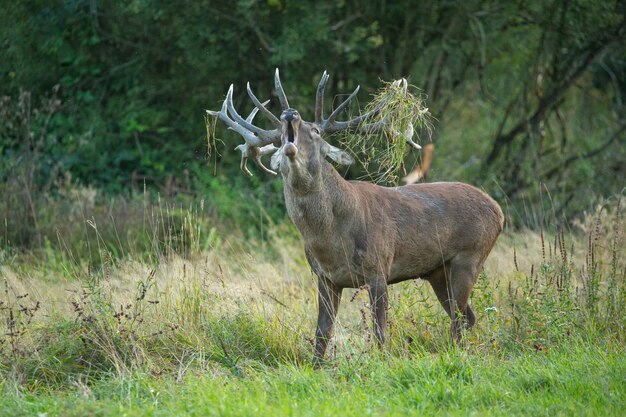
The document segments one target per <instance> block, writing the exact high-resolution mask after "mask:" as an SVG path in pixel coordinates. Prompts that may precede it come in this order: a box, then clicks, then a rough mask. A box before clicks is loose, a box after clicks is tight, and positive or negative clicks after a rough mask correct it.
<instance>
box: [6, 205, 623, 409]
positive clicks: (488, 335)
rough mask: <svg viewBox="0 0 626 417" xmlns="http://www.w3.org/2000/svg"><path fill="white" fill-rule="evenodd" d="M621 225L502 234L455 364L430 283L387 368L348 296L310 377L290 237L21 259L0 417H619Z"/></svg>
mask: <svg viewBox="0 0 626 417" xmlns="http://www.w3.org/2000/svg"><path fill="white" fill-rule="evenodd" d="M623 214H624V208H623V207H622V206H621V205H620V204H619V203H616V204H613V205H609V206H607V207H605V208H604V209H603V210H600V211H598V212H595V213H592V214H590V215H588V216H586V217H584V218H582V219H581V221H580V222H579V223H578V225H577V226H576V230H577V231H576V230H572V231H571V232H567V233H566V232H565V230H563V229H561V230H559V231H556V232H551V233H548V232H542V231H537V232H533V231H514V232H513V231H506V232H505V233H504V234H503V235H502V236H501V238H500V239H499V241H498V243H497V245H496V247H495V248H494V250H493V252H492V254H491V256H490V258H489V259H488V261H487V263H486V265H485V270H484V272H483V273H482V274H481V276H480V277H479V279H478V282H477V284H476V286H475V288H474V291H473V293H472V298H471V303H472V306H473V309H474V311H475V312H476V315H477V319H478V322H477V325H476V326H475V327H474V328H473V329H472V330H471V331H470V332H468V333H467V334H466V335H465V338H464V342H463V344H462V345H461V346H450V344H449V335H448V325H449V320H448V318H447V317H446V316H445V313H443V310H442V308H441V307H440V305H439V304H438V302H436V300H435V297H434V296H433V294H432V290H431V289H430V287H429V286H428V284H427V283H425V282H423V281H420V280H415V281H410V282H405V283H401V284H397V285H394V286H391V287H390V311H389V330H388V335H389V337H388V343H387V345H386V346H385V348H384V350H383V351H379V350H378V349H377V348H376V346H375V344H374V341H373V337H372V333H371V323H370V320H369V312H368V297H367V294H366V292H365V291H358V290H356V291H355V290H347V291H346V292H345V294H344V298H343V301H342V305H341V308H340V311H339V317H338V323H337V326H336V331H335V337H334V338H333V341H332V342H331V345H330V347H329V350H328V352H327V356H328V360H327V362H326V363H325V364H324V366H323V367H322V369H319V370H314V369H313V368H312V365H311V364H312V351H313V349H312V344H311V337H312V336H313V331H314V327H315V318H316V285H315V278H314V277H313V276H312V275H311V273H310V271H309V268H308V266H307V264H306V261H305V259H304V254H303V251H302V248H301V242H300V240H299V238H298V236H297V234H296V233H294V230H293V226H290V225H289V224H278V225H273V226H272V227H270V228H268V229H267V230H265V236H266V239H265V240H262V241H261V240H252V241H246V240H245V239H243V238H242V237H241V235H240V234H237V233H235V234H230V235H228V234H225V233H220V232H215V233H218V235H217V236H214V237H213V238H211V242H214V243H212V244H211V245H209V246H208V248H207V247H205V246H204V245H201V244H199V242H200V241H202V240H204V239H205V238H204V237H203V235H202V233H196V232H194V233H191V232H190V231H193V230H195V229H194V227H195V225H196V224H197V222H196V220H194V219H195V217H194V215H193V213H192V212H190V213H189V215H187V216H186V217H185V219H186V220H185V223H184V224H185V227H184V228H181V229H180V230H178V229H176V230H175V232H174V233H177V234H179V235H175V236H170V237H168V238H166V239H163V240H159V241H158V244H159V247H160V249H159V252H158V255H157V254H155V256H154V257H143V256H133V255H134V254H133V253H132V251H131V252H124V251H120V253H121V255H113V254H112V253H111V252H108V251H107V250H106V248H107V247H108V245H107V244H105V243H106V242H101V243H102V245H101V246H100V248H101V250H100V256H101V258H100V259H99V260H98V262H94V263H91V262H86V261H85V260H84V259H81V258H80V257H79V256H72V257H67V256H61V255H62V254H61V253H56V252H54V251H53V250H52V249H50V248H48V249H46V250H47V251H53V252H54V253H52V254H50V253H48V255H47V256H45V257H42V258H37V256H34V255H33V254H19V253H17V254H14V255H12V256H8V257H5V258H3V259H2V264H1V265H0V279H2V284H3V288H2V291H0V392H2V397H1V398H0V415H38V414H44V415H47V416H52V415H61V416H66V415H67V416H69V415H76V416H83V415H199V416H204V415H225V416H227V415H242V416H243V415H273V416H276V415H311V416H317V415H342V416H344V415H402V416H404V415H507V416H508V415H537V414H540V415H568V416H569V415H621V414H623V410H624V409H625V408H626V348H625V346H626V332H625V331H624V330H625V329H626V315H625V314H624V313H623V312H624V311H625V309H626V284H625V282H626V276H625V274H626V258H625V257H624V256H623V254H624V253H626V242H625V239H624V236H623V229H622V227H621V225H622V221H621V219H622V218H623ZM167 216H168V214H167V212H166V213H165V214H164V213H161V215H159V216H155V217H154V218H155V219H156V220H155V222H157V224H155V225H154V227H156V228H163V227H162V225H161V224H158V222H159V221H163V222H164V224H167V223H168V222H169V220H168V219H167ZM158 219H162V220H158ZM202 219H203V221H204V222H208V221H209V219H207V218H202ZM92 233H97V230H96V229H95V228H94V230H93V231H92ZM98 239H99V240H98V241H101V240H102V237H98ZM216 242H219V244H217V243H216ZM155 243H157V242H155ZM88 253H91V252H88ZM52 255H54V256H52ZM93 265H98V268H94V267H93Z"/></svg>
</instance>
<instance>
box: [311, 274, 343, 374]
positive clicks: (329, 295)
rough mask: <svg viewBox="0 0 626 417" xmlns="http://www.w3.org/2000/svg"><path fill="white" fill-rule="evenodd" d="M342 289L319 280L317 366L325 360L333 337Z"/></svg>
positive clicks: (316, 340)
mask: <svg viewBox="0 0 626 417" xmlns="http://www.w3.org/2000/svg"><path fill="white" fill-rule="evenodd" d="M341 292H342V288H339V287H338V286H337V285H335V284H333V283H332V282H331V281H330V280H328V279H326V278H324V277H321V276H320V277H319V279H318V304H319V305H318V316H317V330H316V332H315V364H316V365H319V364H320V362H321V361H322V360H323V359H324V352H326V346H327V345H328V341H329V340H330V338H331V337H332V335H333V325H334V324H335V317H336V316H337V309H338V308H339V301H340V300H341Z"/></svg>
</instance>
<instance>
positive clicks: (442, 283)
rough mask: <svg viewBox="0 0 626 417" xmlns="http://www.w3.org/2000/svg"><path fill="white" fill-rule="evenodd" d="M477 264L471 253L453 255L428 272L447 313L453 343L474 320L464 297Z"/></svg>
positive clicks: (476, 272)
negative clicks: (444, 263)
mask: <svg viewBox="0 0 626 417" xmlns="http://www.w3.org/2000/svg"><path fill="white" fill-rule="evenodd" d="M480 265H481V262H480V260H476V259H475V258H474V257H472V256H467V255H457V257H455V258H454V259H452V260H451V261H450V262H448V263H447V264H446V266H442V267H441V268H439V269H437V270H435V271H434V272H433V273H431V274H430V276H429V279H428V280H429V282H430V284H431V286H432V287H433V290H434V291H435V294H436V295H437V298H438V299H439V302H440V303H441V305H442V306H443V308H444V309H445V310H446V313H448V316H450V320H451V323H450V334H451V336H452V339H453V340H454V341H455V342H458V341H460V340H461V335H462V330H463V329H464V328H465V329H469V328H471V327H472V326H474V324H475V323H476V316H475V315H474V312H473V311H472V309H471V308H470V306H469V304H468V300H469V295H470V292H471V291H472V288H473V287H474V283H475V282H476V278H477V277H478V272H479V271H480Z"/></svg>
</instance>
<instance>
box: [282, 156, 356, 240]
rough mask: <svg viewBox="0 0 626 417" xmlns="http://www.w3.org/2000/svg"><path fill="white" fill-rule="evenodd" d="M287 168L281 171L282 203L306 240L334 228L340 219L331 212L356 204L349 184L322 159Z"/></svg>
mask: <svg viewBox="0 0 626 417" xmlns="http://www.w3.org/2000/svg"><path fill="white" fill-rule="evenodd" d="M290 168H291V169H290V170H289V172H288V173H285V172H284V171H283V178H284V180H285V186H284V194H285V203H286V206H287V213H288V214H289V217H290V218H291V220H292V221H293V222H294V224H295V225H296V227H297V228H298V229H299V230H300V233H302V235H303V237H304V238H305V239H306V238H307V237H308V236H316V235H320V234H324V233H330V232H332V231H333V230H336V228H337V227H338V223H339V222H340V221H341V218H339V217H337V216H336V215H335V213H341V212H345V211H346V210H348V211H349V210H350V207H354V206H355V205H356V203H355V202H354V201H353V200H354V198H353V195H354V194H353V192H352V190H351V187H352V185H351V184H350V183H349V182H348V181H346V180H345V179H343V178H342V177H341V175H339V173H338V172H337V170H335V168H333V166H332V165H331V164H330V163H328V162H326V161H325V160H323V159H322V160H319V159H318V160H316V161H313V160H311V161H309V163H308V166H307V167H306V168H307V169H298V168H304V167H300V166H294V165H292V166H291V167H290ZM294 168H295V169H294ZM286 174H287V175H286Z"/></svg>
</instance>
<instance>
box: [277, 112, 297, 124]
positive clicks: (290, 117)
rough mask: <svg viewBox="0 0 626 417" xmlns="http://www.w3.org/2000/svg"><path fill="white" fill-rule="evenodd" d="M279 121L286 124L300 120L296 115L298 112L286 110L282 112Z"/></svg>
mask: <svg viewBox="0 0 626 417" xmlns="http://www.w3.org/2000/svg"><path fill="white" fill-rule="evenodd" d="M280 118H281V119H283V120H285V121H287V122H292V121H294V120H297V119H299V118H300V114H299V113H298V110H294V109H287V110H285V111H284V112H283V114H282V115H281V116H280Z"/></svg>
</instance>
